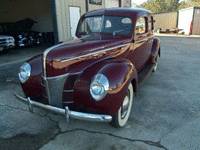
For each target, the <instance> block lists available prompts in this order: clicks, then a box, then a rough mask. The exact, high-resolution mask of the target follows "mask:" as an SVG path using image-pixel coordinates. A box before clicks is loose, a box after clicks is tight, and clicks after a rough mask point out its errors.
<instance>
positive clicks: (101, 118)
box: [15, 93, 112, 122]
mask: <svg viewBox="0 0 200 150" xmlns="http://www.w3.org/2000/svg"><path fill="white" fill-rule="evenodd" d="M15 96H16V97H17V98H18V99H19V100H20V101H22V102H24V103H26V104H28V107H29V110H30V111H31V112H33V107H37V108H42V109H44V110H46V111H50V112H53V113H56V114H60V115H64V116H65V117H66V121H67V122H68V121H69V118H74V119H78V120H85V121H95V122H111V121H112V117H111V116H110V115H101V114H89V113H82V112H76V111H71V110H69V108H68V107H67V106H66V107H65V109H62V108H58V107H54V106H50V105H45V104H42V103H39V102H35V101H33V100H30V98H29V97H28V98H24V97H22V96H20V95H18V94H16V93H15Z"/></svg>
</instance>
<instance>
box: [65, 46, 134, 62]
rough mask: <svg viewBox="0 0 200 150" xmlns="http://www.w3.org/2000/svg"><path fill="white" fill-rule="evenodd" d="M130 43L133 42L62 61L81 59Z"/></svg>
mask: <svg viewBox="0 0 200 150" xmlns="http://www.w3.org/2000/svg"><path fill="white" fill-rule="evenodd" d="M128 45H131V43H128V44H123V45H119V46H115V47H112V48H107V49H105V50H101V51H98V52H93V53H89V54H86V55H82V56H78V57H74V58H70V59H66V60H62V61H61V62H67V61H71V60H75V59H79V58H83V57H87V56H91V55H97V54H99V53H103V52H107V51H110V50H113V49H116V48H119V47H123V46H128Z"/></svg>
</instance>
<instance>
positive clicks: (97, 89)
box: [90, 74, 109, 101]
mask: <svg viewBox="0 0 200 150" xmlns="http://www.w3.org/2000/svg"><path fill="white" fill-rule="evenodd" d="M108 89H109V81H108V78H107V77H106V76H105V75H103V74H97V75H95V77H94V79H93V81H92V82H91V84H90V94H91V96H92V98H93V99H94V100H95V101H100V100H102V99H103V98H104V97H105V96H106V94H107V93H108Z"/></svg>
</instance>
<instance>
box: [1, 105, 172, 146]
mask: <svg viewBox="0 0 200 150" xmlns="http://www.w3.org/2000/svg"><path fill="white" fill-rule="evenodd" d="M1 106H6V107H9V108H12V109H19V110H22V111H27V112H30V111H29V110H25V109H22V108H19V107H13V106H9V105H0V107H1ZM45 112H46V111H45ZM32 113H33V114H35V115H38V116H40V117H48V118H49V119H50V120H51V121H52V122H55V123H56V124H57V127H56V128H57V129H58V133H56V134H55V135H54V136H53V137H52V138H50V139H49V140H48V141H47V142H45V143H43V145H42V146H41V147H39V149H40V148H42V147H43V146H44V145H46V144H47V143H49V142H50V141H52V140H55V139H56V137H57V136H58V135H60V134H64V133H69V132H75V131H84V132H88V133H93V134H104V135H109V136H112V137H115V138H120V139H123V140H128V141H130V142H142V143H145V144H147V145H150V146H155V147H158V148H163V149H165V150H168V149H167V148H166V147H164V146H163V145H161V144H160V142H161V140H162V138H163V137H164V136H165V135H166V134H168V133H170V132H172V131H173V130H172V131H170V132H168V133H166V134H164V135H163V136H162V137H161V139H160V141H158V142H153V141H147V140H138V139H130V138H125V137H121V136H117V135H114V134H111V133H103V132H97V131H89V130H86V129H81V128H77V129H73V130H68V131H64V132H62V131H61V128H60V126H59V121H56V120H53V119H52V118H51V116H48V114H49V112H46V113H45V114H44V115H41V114H39V113H34V112H32Z"/></svg>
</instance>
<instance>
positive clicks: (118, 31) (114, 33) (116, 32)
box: [113, 28, 128, 36]
mask: <svg viewBox="0 0 200 150" xmlns="http://www.w3.org/2000/svg"><path fill="white" fill-rule="evenodd" d="M126 30H128V28H126V29H124V30H117V31H114V32H113V36H115V35H116V34H118V33H120V32H123V31H126Z"/></svg>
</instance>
